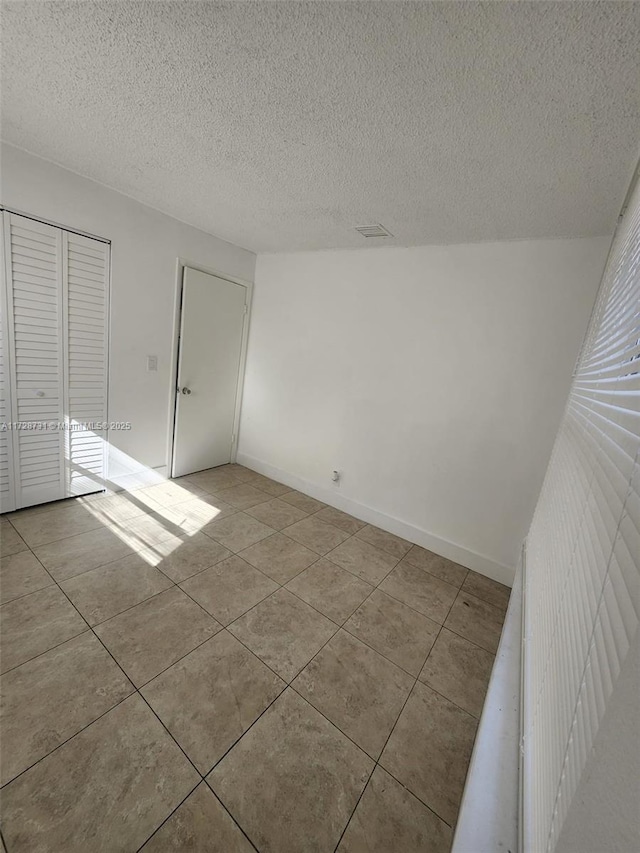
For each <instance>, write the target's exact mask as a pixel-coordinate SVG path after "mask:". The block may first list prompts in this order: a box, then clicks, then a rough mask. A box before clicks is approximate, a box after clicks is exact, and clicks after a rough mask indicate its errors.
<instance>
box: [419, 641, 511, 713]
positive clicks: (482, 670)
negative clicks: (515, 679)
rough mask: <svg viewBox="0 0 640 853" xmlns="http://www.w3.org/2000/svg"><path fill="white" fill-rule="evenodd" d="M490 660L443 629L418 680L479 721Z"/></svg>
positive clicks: (481, 650)
mask: <svg viewBox="0 0 640 853" xmlns="http://www.w3.org/2000/svg"><path fill="white" fill-rule="evenodd" d="M493 660H494V657H493V655H492V654H490V653H489V652H486V651H485V650H484V649H481V648H480V647H479V646H476V645H475V644H474V643H471V642H469V640H465V639H464V638H463V637H459V636H458V635H457V634H453V633H452V632H451V631H448V630H447V629H446V628H443V629H442V631H441V632H440V634H439V636H438V639H437V640H436V643H435V645H434V647H433V649H432V650H431V652H430V654H429V657H428V658H427V661H426V663H425V665H424V667H423V669H422V672H421V673H420V676H419V678H420V681H422V682H423V683H424V684H426V685H427V686H428V687H431V688H432V689H433V690H437V691H438V693H442V695H443V696H446V697H447V699H450V700H451V701H452V702H455V703H456V705H459V706H460V707H461V708H463V709H464V710H465V711H468V712H469V714H473V716H474V717H479V716H480V714H481V712H482V706H483V705H484V697H485V694H486V692H487V686H488V684H489V678H490V677H491V669H492V667H493Z"/></svg>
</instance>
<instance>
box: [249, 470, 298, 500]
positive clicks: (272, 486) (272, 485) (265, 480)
mask: <svg viewBox="0 0 640 853" xmlns="http://www.w3.org/2000/svg"><path fill="white" fill-rule="evenodd" d="M247 482H248V483H250V484H251V485H252V486H254V487H255V488H256V489H260V491H261V492H266V493H267V494H268V495H272V497H274V498H275V497H278V496H279V495H286V494H287V492H290V491H291V489H290V487H289V486H285V485H283V484H282V483H278V481H277V480H272V479H270V478H269V477H265V476H264V475H263V474H258V473H257V471H253V472H252V476H251V477H250V478H249V479H248V480H247Z"/></svg>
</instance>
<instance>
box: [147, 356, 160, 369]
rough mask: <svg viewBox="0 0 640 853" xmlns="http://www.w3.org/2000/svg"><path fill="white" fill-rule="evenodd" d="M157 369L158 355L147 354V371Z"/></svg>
mask: <svg viewBox="0 0 640 853" xmlns="http://www.w3.org/2000/svg"><path fill="white" fill-rule="evenodd" d="M157 369H158V356H157V355H148V356H147V373H155V372H156V371H157Z"/></svg>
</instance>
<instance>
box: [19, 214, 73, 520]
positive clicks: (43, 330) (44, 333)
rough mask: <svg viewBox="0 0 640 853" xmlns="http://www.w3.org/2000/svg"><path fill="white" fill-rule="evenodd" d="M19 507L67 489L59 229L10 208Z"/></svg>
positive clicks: (50, 498) (58, 495)
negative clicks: (21, 214)
mask: <svg viewBox="0 0 640 853" xmlns="http://www.w3.org/2000/svg"><path fill="white" fill-rule="evenodd" d="M4 225H5V254H6V259H5V260H6V272H7V275H6V280H7V323H6V333H7V335H8V341H7V343H8V354H9V359H10V371H9V376H10V383H11V388H10V399H11V417H10V419H9V421H10V423H9V426H10V427H11V429H10V430H9V431H8V432H9V434H8V438H9V440H10V441H11V443H12V446H11V450H12V451H13V452H12V456H13V472H14V492H15V502H16V506H19V507H20V506H31V505H32V504H38V503H44V502H46V501H53V500H58V499H59V498H63V497H64V496H65V463H64V441H63V439H64V436H63V431H62V430H61V429H60V424H61V423H62V422H63V420H64V381H63V376H64V355H63V346H62V231H61V230H60V229H59V228H53V227H52V226H50V225H44V224H42V223H40V222H35V221H34V220H32V219H26V218H24V217H22V216H16V215H15V214H6V213H5V220H4Z"/></svg>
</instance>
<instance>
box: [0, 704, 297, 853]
mask: <svg viewBox="0 0 640 853" xmlns="http://www.w3.org/2000/svg"><path fill="white" fill-rule="evenodd" d="M280 695H282V694H280ZM203 782H204V784H205V785H206V786H207V788H208V789H209V790H210V791H211V793H212V794H213V796H214V797H215V798H216V800H217V801H218V802H219V803H220V805H221V806H222V808H223V809H224V810H225V811H226V813H227V814H228V815H229V817H230V818H231V820H232V821H233V822H234V823H235V825H236V826H237V827H238V829H239V830H240V831H241V832H242V834H243V835H244V837H245V838H246V839H247V841H248V842H249V844H250V845H251V846H252V847H253V849H254V850H255V851H256V853H262V851H261V850H260V848H259V847H258V845H257V844H255V843H254V842H253V841H252V840H251V837H250V836H249V834H248V833H247V831H246V830H245V829H244V828H243V827H242V826H241V825H240V823H239V822H238V820H237V818H235V817H234V816H233V813H232V812H231V811H230V810H229V808H228V806H227V805H226V803H224V801H223V800H222V798H221V797H219V796H218V794H216V792H215V791H214V790H213V788H212V786H211V783H210V782H209V780H208V779H203ZM7 853H8V851H7ZM137 853H139V851H137Z"/></svg>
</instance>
